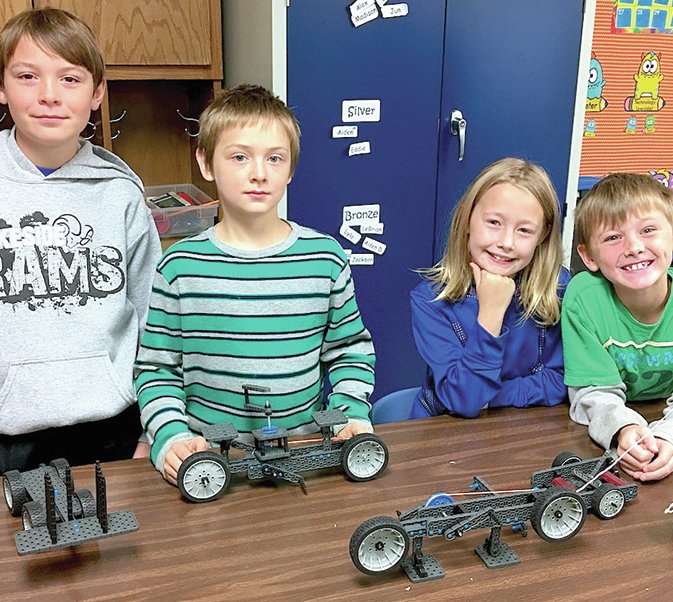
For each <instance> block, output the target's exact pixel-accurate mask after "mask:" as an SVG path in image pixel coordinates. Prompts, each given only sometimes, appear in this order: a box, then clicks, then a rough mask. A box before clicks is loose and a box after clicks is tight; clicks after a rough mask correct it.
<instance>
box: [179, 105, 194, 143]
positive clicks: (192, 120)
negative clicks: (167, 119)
mask: <svg viewBox="0 0 673 602" xmlns="http://www.w3.org/2000/svg"><path fill="white" fill-rule="evenodd" d="M175 110H176V112H177V114H178V115H180V118H181V119H184V120H185V121H190V122H192V123H199V120H198V119H194V117H185V116H184V115H183V114H182V113H181V112H180V109H175ZM185 133H186V134H187V135H188V136H189V137H190V138H196V137H198V135H199V133H198V132H196V134H192V133H191V132H190V131H189V130H188V129H187V128H185Z"/></svg>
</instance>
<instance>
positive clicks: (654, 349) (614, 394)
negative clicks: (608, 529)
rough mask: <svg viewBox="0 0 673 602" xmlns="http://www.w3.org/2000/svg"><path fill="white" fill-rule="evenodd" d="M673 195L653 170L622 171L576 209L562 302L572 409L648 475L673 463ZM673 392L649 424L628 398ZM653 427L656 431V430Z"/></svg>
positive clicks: (627, 463) (634, 470) (631, 470)
mask: <svg viewBox="0 0 673 602" xmlns="http://www.w3.org/2000/svg"><path fill="white" fill-rule="evenodd" d="M672 224H673V194H672V193H671V191H669V190H668V189H667V188H665V187H664V186H662V185H661V184H659V183H658V182H656V181H654V180H653V179H652V178H650V177H649V176H645V175H639V174H625V173H616V174H611V175H609V176H607V177H605V178H603V179H602V180H601V181H600V182H598V183H597V184H596V185H595V186H594V187H593V188H592V190H591V191H590V192H589V194H588V195H587V196H586V197H585V199H584V200H583V201H582V202H581V203H580V205H579V206H578V208H577V210H576V212H575V232H576V236H577V240H578V247H577V250H578V252H579V254H580V256H581V258H582V260H583V261H584V263H585V265H586V266H587V268H589V270H590V271H589V272H583V273H580V274H578V275H577V276H575V277H574V278H573V279H572V280H571V282H570V284H569V285H568V290H567V292H566V295H565V298H564V300H563V306H562V332H563V352H564V357H565V382H566V384H567V385H568V387H569V397H570V417H571V418H572V419H573V420H575V421H576V422H579V423H580V424H586V425H588V427H589V435H590V436H591V438H592V439H594V441H596V442H597V443H598V444H600V445H602V446H603V447H604V448H606V449H609V448H610V447H612V446H616V448H617V453H618V454H619V455H620V456H621V455H622V454H624V457H623V458H622V460H621V467H622V469H623V470H624V472H626V473H627V474H629V475H631V476H632V477H633V478H635V479H639V480H641V481H651V480H657V479H662V478H664V477H666V476H667V475H669V474H670V473H671V472H672V471H673V420H671V419H670V418H669V416H668V413H669V412H670V411H671V408H672V407H673V406H672V405H671V404H672V402H673V397H671V394H672V393H673V378H672V377H673V300H672V299H671V295H670V289H671V278H672V277H673V270H672V269H671V267H670V265H671V256H672V254H673V226H672ZM661 398H668V399H667V404H666V406H665V408H664V418H663V419H662V420H660V421H658V422H654V423H652V424H650V425H649V426H648V424H647V422H646V420H645V419H644V418H643V417H642V416H641V415H640V414H639V413H638V412H637V411H635V410H634V409H632V408H630V407H628V406H627V405H626V403H627V402H638V401H645V400H652V399H661ZM650 429H652V432H650Z"/></svg>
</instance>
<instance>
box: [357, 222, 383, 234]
mask: <svg viewBox="0 0 673 602" xmlns="http://www.w3.org/2000/svg"><path fill="white" fill-rule="evenodd" d="M360 232H361V233H362V234H383V224H364V225H363V226H362V227H361V228H360Z"/></svg>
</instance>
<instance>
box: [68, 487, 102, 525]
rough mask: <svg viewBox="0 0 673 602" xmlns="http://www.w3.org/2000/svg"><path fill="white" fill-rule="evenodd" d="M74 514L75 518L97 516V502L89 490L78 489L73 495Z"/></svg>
mask: <svg viewBox="0 0 673 602" xmlns="http://www.w3.org/2000/svg"><path fill="white" fill-rule="evenodd" d="M72 501H73V514H74V515H75V518H86V517H87V516H96V500H95V498H94V497H93V493H91V492H90V491H89V490H88V489H78V490H77V491H75V493H73V496H72Z"/></svg>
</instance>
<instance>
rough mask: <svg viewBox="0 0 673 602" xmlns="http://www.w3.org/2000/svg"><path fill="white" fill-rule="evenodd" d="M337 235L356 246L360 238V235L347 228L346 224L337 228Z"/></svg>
mask: <svg viewBox="0 0 673 602" xmlns="http://www.w3.org/2000/svg"><path fill="white" fill-rule="evenodd" d="M339 234H341V236H343V237H344V238H345V239H346V240H349V241H351V243H353V244H354V245H356V244H358V243H359V242H360V239H361V238H362V234H360V233H359V232H357V231H355V230H353V228H351V227H350V226H347V225H346V224H341V228H339Z"/></svg>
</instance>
